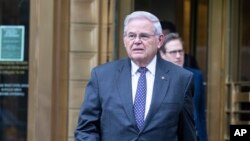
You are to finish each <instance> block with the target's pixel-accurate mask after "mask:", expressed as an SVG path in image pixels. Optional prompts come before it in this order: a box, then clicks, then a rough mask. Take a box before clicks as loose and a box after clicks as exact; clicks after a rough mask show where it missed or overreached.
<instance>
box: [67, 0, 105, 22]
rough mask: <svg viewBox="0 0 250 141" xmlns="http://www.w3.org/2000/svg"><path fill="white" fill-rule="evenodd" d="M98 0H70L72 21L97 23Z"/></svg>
mask: <svg viewBox="0 0 250 141" xmlns="http://www.w3.org/2000/svg"><path fill="white" fill-rule="evenodd" d="M99 1H100V0H71V4H70V5H71V7H70V9H71V10H70V15H71V16H70V17H71V22H74V23H97V22H98V18H99V17H98V16H99V15H98V14H99V9H100V8H99Z"/></svg>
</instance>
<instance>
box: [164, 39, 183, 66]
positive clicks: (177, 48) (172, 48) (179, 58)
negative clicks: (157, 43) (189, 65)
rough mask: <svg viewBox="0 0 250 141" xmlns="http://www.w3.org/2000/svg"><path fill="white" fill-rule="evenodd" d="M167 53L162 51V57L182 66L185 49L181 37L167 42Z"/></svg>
mask: <svg viewBox="0 0 250 141" xmlns="http://www.w3.org/2000/svg"><path fill="white" fill-rule="evenodd" d="M165 49H166V53H163V52H161V57H162V58H163V59H165V60H167V61H170V62H172V63H174V64H176V65H178V66H180V67H183V64H184V50H183V46H182V43H181V41H180V40H179V39H175V40H171V41H169V42H168V43H166V44H165Z"/></svg>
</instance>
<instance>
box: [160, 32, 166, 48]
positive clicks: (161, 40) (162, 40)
mask: <svg viewBox="0 0 250 141" xmlns="http://www.w3.org/2000/svg"><path fill="white" fill-rule="evenodd" d="M164 37H165V36H164V35H163V34H161V35H160V36H159V44H158V48H160V47H161V46H162V45H163V43H164V40H165V38H164Z"/></svg>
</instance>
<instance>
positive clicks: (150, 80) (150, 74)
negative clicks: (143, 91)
mask: <svg viewBox="0 0 250 141" xmlns="http://www.w3.org/2000/svg"><path fill="white" fill-rule="evenodd" d="M131 64H132V65H131V74H132V78H131V79H132V97H133V103H134V100H135V95H136V89H137V83H138V79H139V77H140V73H139V72H137V70H138V69H139V66H137V65H136V64H135V63H134V62H133V61H131ZM146 67H147V69H148V71H147V73H146V79H147V96H146V107H145V116H144V119H146V116H147V114H148V111H149V108H150V104H151V100H152V95H153V87H154V80H155V68H156V56H155V57H154V58H153V60H152V61H151V62H150V63H149V64H148V66H146Z"/></svg>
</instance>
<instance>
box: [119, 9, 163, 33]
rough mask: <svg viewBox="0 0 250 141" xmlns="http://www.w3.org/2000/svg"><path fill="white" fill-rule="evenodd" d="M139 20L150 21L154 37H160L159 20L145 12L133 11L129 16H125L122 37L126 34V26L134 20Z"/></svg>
mask: <svg viewBox="0 0 250 141" xmlns="http://www.w3.org/2000/svg"><path fill="white" fill-rule="evenodd" d="M140 18H144V19H147V20H149V21H151V22H152V23H153V25H154V27H155V34H156V35H160V34H162V28H161V23H160V20H159V19H158V18H157V17H156V16H155V15H153V14H151V13H149V12H146V11H135V12H133V13H131V14H129V15H127V16H126V18H125V20H124V31H123V32H124V35H125V34H126V32H127V25H128V23H129V22H130V21H132V20H134V19H140Z"/></svg>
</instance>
